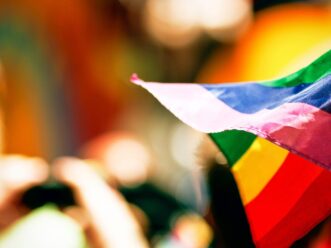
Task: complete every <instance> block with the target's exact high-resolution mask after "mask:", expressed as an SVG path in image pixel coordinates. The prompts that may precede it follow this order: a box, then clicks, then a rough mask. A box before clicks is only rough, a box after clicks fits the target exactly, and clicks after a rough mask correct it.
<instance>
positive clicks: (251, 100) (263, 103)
mask: <svg viewBox="0 0 331 248" xmlns="http://www.w3.org/2000/svg"><path fill="white" fill-rule="evenodd" d="M201 86H202V87H204V88H205V89H207V90H208V91H210V92H211V93H212V94H213V95H215V96H216V97H217V98H218V99H219V100H221V101H223V102H225V103H226V104H227V105H229V106H230V107H232V108H233V109H235V110H237V111H239V112H242V113H246V114H252V113H255V112H257V111H260V110H262V109H273V108H276V107H278V106H280V105H282V104H284V103H295V102H301V103H306V104H310V105H312V106H315V107H317V108H320V109H322V110H324V111H326V112H328V113H331V74H330V75H327V76H325V77H324V78H322V79H320V80H318V81H316V82H315V83H313V84H307V83H304V84H299V85H296V86H293V87H269V86H264V85H262V84H258V83H244V84H239V83H238V84H218V85H215V84H203V85H201Z"/></svg>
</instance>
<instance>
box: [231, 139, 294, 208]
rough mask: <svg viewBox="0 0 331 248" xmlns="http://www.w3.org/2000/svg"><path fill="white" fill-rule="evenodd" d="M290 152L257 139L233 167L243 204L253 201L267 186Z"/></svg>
mask: <svg viewBox="0 0 331 248" xmlns="http://www.w3.org/2000/svg"><path fill="white" fill-rule="evenodd" d="M287 154H288V151H287V150H285V149H283V148H281V147H279V146H277V145H274V144H272V143H271V142H270V141H267V140H265V139H262V138H259V137H258V138H256V139H255V140H254V142H253V144H252V145H251V146H250V148H249V149H248V150H247V152H246V153H245V154H244V155H243V156H242V157H241V158H240V159H239V160H238V162H237V163H236V164H235V165H234V166H233V167H232V171H233V174H234V177H235V179H236V181H237V184H238V188H239V191H240V195H241V198H242V201H243V204H244V205H246V204H247V203H249V202H250V201H251V200H253V199H254V198H255V197H256V196H257V195H258V194H259V193H260V192H261V191H262V189H263V188H264V187H265V186H266V185H267V183H268V182H269V181H270V179H271V178H272V177H273V176H274V174H275V173H276V172H277V171H278V169H279V168H280V167H281V165H282V164H283V162H284V160H285V159H286V157H287Z"/></svg>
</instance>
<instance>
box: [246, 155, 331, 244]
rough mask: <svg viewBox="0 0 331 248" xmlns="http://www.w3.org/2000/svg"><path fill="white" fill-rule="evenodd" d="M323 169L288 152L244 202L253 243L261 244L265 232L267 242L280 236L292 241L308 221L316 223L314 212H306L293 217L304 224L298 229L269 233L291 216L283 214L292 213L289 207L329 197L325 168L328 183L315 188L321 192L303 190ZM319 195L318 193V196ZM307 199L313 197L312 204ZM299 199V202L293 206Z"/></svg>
mask: <svg viewBox="0 0 331 248" xmlns="http://www.w3.org/2000/svg"><path fill="white" fill-rule="evenodd" d="M266 166H267V165H266ZM325 171H326V170H325V169H323V168H321V167H319V166H316V165H314V164H312V163H311V162H309V161H307V160H305V159H303V158H301V157H299V156H297V155H295V154H291V153H290V154H289V155H288V157H287V158H286V160H285V161H284V163H283V165H282V166H281V168H280V169H279V170H278V171H277V173H276V174H275V176H274V177H273V178H272V179H271V180H270V182H269V183H268V184H267V186H266V187H265V188H264V189H263V190H262V192H261V193H260V194H259V195H258V196H257V197H256V198H255V199H254V200H252V201H251V202H250V203H249V204H247V205H246V206H245V209H246V213H247V217H248V219H249V222H250V227H251V230H252V234H253V237H254V240H255V242H256V244H261V243H260V242H261V240H263V238H264V237H265V236H266V235H267V234H268V237H269V236H270V237H271V238H270V243H273V241H272V240H283V241H279V242H284V243H287V242H289V241H293V238H294V239H295V238H299V237H300V236H301V235H302V234H303V233H304V230H306V227H311V225H312V224H315V223H316V219H315V216H310V215H309V214H307V218H304V219H302V220H301V219H297V220H295V221H297V223H298V224H299V225H300V224H302V225H303V226H305V227H302V228H301V229H300V228H299V229H300V230H295V231H294V232H290V233H288V234H286V235H283V236H282V237H277V236H276V234H277V232H276V233H275V234H273V229H274V228H275V227H276V226H277V225H278V224H279V223H280V222H281V221H282V220H283V219H284V218H285V217H286V218H291V216H290V215H289V216H287V215H288V214H290V213H292V212H291V210H292V209H294V208H296V207H301V208H302V209H304V208H307V209H309V208H312V207H316V208H317V209H318V208H319V207H320V204H323V203H324V201H325V198H328V199H329V198H330V197H331V191H330V189H331V176H330V172H328V171H327V175H329V177H330V180H329V182H328V183H326V184H328V187H326V188H318V190H321V192H318V193H316V192H315V194H304V193H305V192H306V191H307V190H308V189H309V188H310V187H312V185H313V183H316V184H318V183H319V181H320V179H319V178H320V175H321V174H322V173H325ZM320 195H322V198H321V197H320ZM311 201H314V204H315V205H316V206H310V205H309V204H310V203H311ZM299 202H300V204H302V205H300V206H299V205H298V206H296V205H297V204H298V203H299ZM301 208H300V209H301ZM327 208H328V209H331V206H330V205H329V206H327ZM292 214H293V213H292ZM287 228H288V229H291V228H292V227H291V226H288V227H287ZM278 229H279V228H278ZM270 233H271V234H270ZM292 233H295V235H291V234H292ZM262 244H263V242H262ZM259 247H266V246H259ZM267 247H270V246H267ZM277 247H282V246H277Z"/></svg>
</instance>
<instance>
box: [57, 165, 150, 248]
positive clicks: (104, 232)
mask: <svg viewBox="0 0 331 248" xmlns="http://www.w3.org/2000/svg"><path fill="white" fill-rule="evenodd" d="M53 175H54V177H55V178H56V179H57V180H59V181H61V182H63V183H65V184H67V185H69V186H70V187H71V188H72V189H73V191H74V194H75V197H76V200H77V202H78V204H79V205H80V206H81V207H82V208H83V209H84V210H85V211H86V212H87V214H88V217H89V219H90V222H91V227H92V229H93V231H94V232H93V233H95V235H96V236H97V238H98V241H97V243H98V244H99V246H100V247H128V248H130V247H135V248H137V247H148V244H147V241H146V240H145V238H144V236H143V232H142V230H141V228H140V226H139V225H138V223H137V221H136V219H135V218H134V215H133V213H132V212H131V210H130V208H129V206H128V204H127V203H126V201H125V199H124V198H123V197H122V196H121V195H120V194H119V193H118V192H117V191H116V190H115V189H113V188H111V187H109V186H108V185H107V184H106V183H105V182H104V181H103V180H102V178H101V177H100V176H98V174H97V173H96V172H95V171H94V170H93V169H92V168H91V167H90V166H89V162H88V161H84V160H79V159H75V158H61V159H58V160H57V161H55V163H54V164H53Z"/></svg>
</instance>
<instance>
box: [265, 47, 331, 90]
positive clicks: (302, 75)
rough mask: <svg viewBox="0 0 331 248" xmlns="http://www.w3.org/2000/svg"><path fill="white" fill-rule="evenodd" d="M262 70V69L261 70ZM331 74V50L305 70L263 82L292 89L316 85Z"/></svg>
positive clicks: (266, 84) (267, 84)
mask: <svg viewBox="0 0 331 248" xmlns="http://www.w3.org/2000/svg"><path fill="white" fill-rule="evenodd" d="M261 69H262V68H261ZM329 74H331V50H329V51H328V52H326V53H325V54H323V55H322V56H321V57H319V58H318V59H316V60H315V61H314V62H313V63H311V64H310V65H308V66H307V67H304V68H303V69H301V70H299V71H297V72H295V73H293V74H291V75H289V76H286V77H283V78H280V79H276V80H271V81H266V82H261V83H260V84H263V85H265V86H272V87H290V86H296V85H298V84H302V83H314V82H316V81H318V80H319V79H321V78H323V77H325V76H327V75H329Z"/></svg>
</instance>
